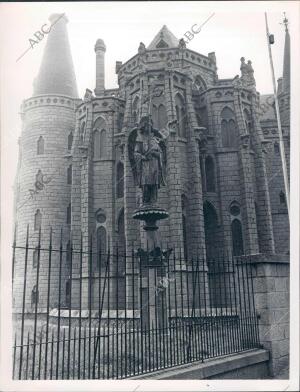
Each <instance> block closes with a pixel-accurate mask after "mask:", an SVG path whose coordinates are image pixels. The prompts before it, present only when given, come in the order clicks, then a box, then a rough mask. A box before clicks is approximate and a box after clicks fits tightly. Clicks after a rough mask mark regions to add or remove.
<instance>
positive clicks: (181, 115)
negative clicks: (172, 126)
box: [175, 94, 187, 138]
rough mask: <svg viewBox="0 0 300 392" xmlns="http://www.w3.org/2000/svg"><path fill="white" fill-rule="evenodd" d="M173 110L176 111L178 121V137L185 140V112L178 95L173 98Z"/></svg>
mask: <svg viewBox="0 0 300 392" xmlns="http://www.w3.org/2000/svg"><path fill="white" fill-rule="evenodd" d="M175 110H176V117H177V121H178V131H179V136H180V137H184V138H185V137H186V136H187V130H186V128H187V121H186V112H185V105H184V100H183V98H182V96H181V95H180V94H176V97H175Z"/></svg>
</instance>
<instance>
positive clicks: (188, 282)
mask: <svg viewBox="0 0 300 392" xmlns="http://www.w3.org/2000/svg"><path fill="white" fill-rule="evenodd" d="M33 237H34V238H33ZM43 237H44V235H43ZM54 237H55V236H54V234H53V232H52V230H51V231H50V234H49V236H48V237H47V238H46V237H45V238H42V234H41V229H40V230H39V232H35V233H33V235H30V233H29V229H28V230H27V234H26V238H24V244H17V240H16V238H15V240H14V244H13V263H12V270H13V324H14V340H13V341H14V344H13V350H12V353H13V378H14V379H19V380H40V379H48V380H53V379H56V380H57V379H124V378H128V377H131V376H134V375H139V374H146V373H150V372H153V371H156V370H159V369H166V368H170V367H174V366H177V365H181V364H186V363H191V362H194V361H202V362H203V361H205V360H207V359H209V358H214V357H219V356H223V355H227V354H232V353H238V352H242V351H245V350H249V349H253V348H256V347H259V346H260V343H259V335H258V324H257V315H256V311H255V303H254V295H253V279H252V272H251V268H250V265H249V263H247V262H245V259H244V258H243V257H240V258H237V257H229V256H226V257H225V256H223V257H216V258H214V259H213V260H209V261H208V260H206V259H205V258H204V257H200V255H201V254H202V252H199V257H195V258H194V259H190V260H186V258H185V257H184V256H183V254H182V253H181V252H180V251H178V252H177V251H176V250H175V248H173V249H172V248H171V247H168V246H167V247H166V248H165V250H163V249H164V248H163V247H160V250H163V251H159V250H158V249H156V250H155V251H154V252H152V253H151V252H146V251H143V250H142V248H141V247H140V248H138V247H136V249H135V248H134V247H133V246H132V247H131V248H132V251H131V252H128V253H129V254H128V253H127V254H126V251H125V247H124V246H123V245H122V244H121V245H120V246H111V245H110V243H109V241H108V245H107V247H106V249H105V252H103V244H101V241H97V240H95V239H94V238H93V237H91V238H90V239H88V241H87V240H86V239H85V238H84V237H83V235H81V236H79V238H67V239H66V238H65V236H64V233H63V232H62V231H61V232H60V235H58V236H57V238H56V237H55V238H54ZM101 247H102V249H101Z"/></svg>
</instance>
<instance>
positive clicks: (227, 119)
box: [221, 107, 238, 148]
mask: <svg viewBox="0 0 300 392" xmlns="http://www.w3.org/2000/svg"><path fill="white" fill-rule="evenodd" d="M221 134H222V146H223V147H234V148H236V147H237V145H238V143H237V127H236V122H235V116H234V113H233V111H232V110H231V109H229V108H228V107H225V108H224V109H223V110H222V112H221Z"/></svg>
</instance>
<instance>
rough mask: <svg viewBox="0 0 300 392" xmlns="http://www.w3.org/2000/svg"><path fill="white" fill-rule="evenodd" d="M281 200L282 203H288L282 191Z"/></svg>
mask: <svg viewBox="0 0 300 392" xmlns="http://www.w3.org/2000/svg"><path fill="white" fill-rule="evenodd" d="M279 201H280V204H286V199H285V194H284V193H283V192H282V191H281V192H280V193H279Z"/></svg>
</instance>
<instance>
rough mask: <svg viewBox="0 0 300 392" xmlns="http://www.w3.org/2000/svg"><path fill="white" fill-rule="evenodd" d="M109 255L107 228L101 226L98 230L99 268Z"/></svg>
mask: <svg viewBox="0 0 300 392" xmlns="http://www.w3.org/2000/svg"><path fill="white" fill-rule="evenodd" d="M106 253H107V235H106V230H105V227H103V226H100V227H98V229H97V260H98V263H97V268H99V266H100V265H101V264H103V263H105V260H106Z"/></svg>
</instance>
